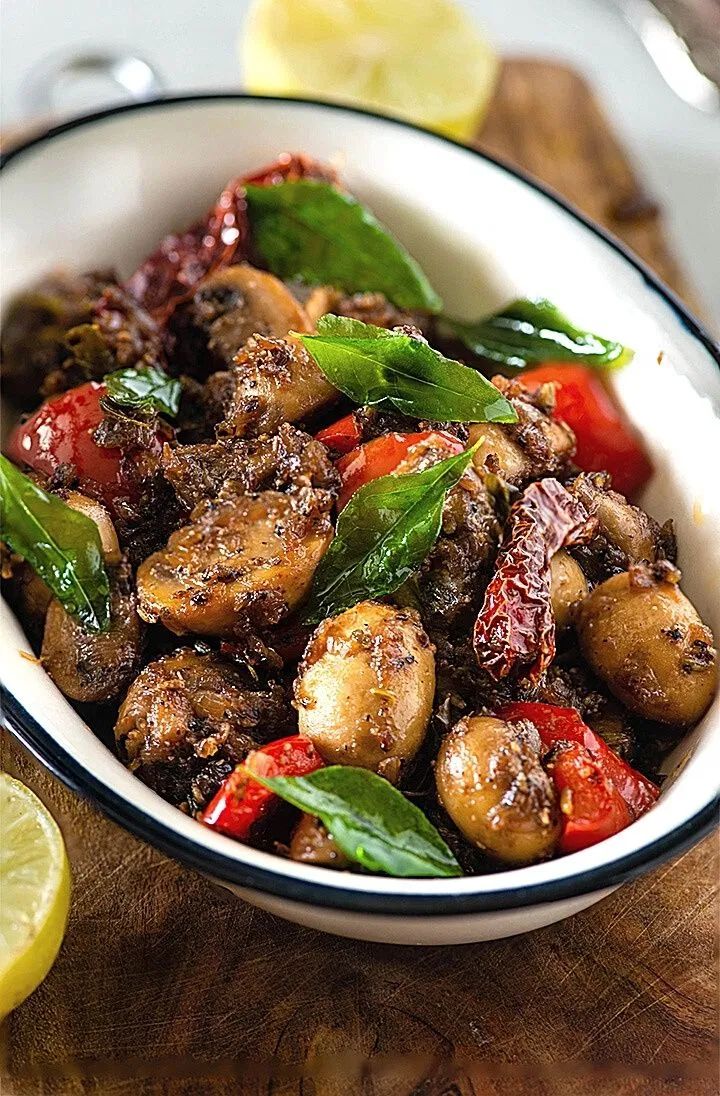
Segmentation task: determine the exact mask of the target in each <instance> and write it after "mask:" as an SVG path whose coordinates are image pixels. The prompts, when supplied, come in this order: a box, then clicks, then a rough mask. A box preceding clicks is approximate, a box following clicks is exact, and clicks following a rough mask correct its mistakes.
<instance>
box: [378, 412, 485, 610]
mask: <svg viewBox="0 0 720 1096" xmlns="http://www.w3.org/2000/svg"><path fill="white" fill-rule="evenodd" d="M456 451H457V449H456V448H455V447H454V446H452V445H451V444H450V442H448V443H447V444H446V443H445V442H444V434H443V433H442V432H433V433H432V434H431V435H430V436H429V438H428V439H427V440H424V441H421V442H418V443H417V444H416V445H414V446H412V448H411V449H410V450H409V451H408V455H407V457H406V459H405V460H404V461H403V462H402V463H401V464H400V465H398V467H397V469H396V470H395V471H396V473H397V474H398V475H400V474H403V473H406V472H419V471H421V470H422V469H424V468H430V467H431V466H432V465H433V464H436V463H437V462H438V461H441V460H444V459H446V458H447V457H449V456H452V455H453V453H455V452H456ZM500 536H501V526H500V522H499V521H498V518H497V514H496V512H495V506H494V504H493V500H492V496H491V495H490V492H489V491H488V489H487V487H486V485H485V481H484V479H483V478H482V477H481V476H479V475H478V474H477V472H476V471H475V469H474V468H473V467H470V468H468V469H467V470H466V472H465V474H464V475H463V477H462V479H461V480H459V482H458V483H456V484H455V485H454V486H453V487H451V489H450V490H449V491H448V493H447V497H446V499H445V505H444V507H443V516H442V529H441V532H440V536H439V537H438V539H437V541H436V543H435V545H434V547H433V549H432V551H431V552H430V554H429V555H428V557H427V559H426V560H425V562H424V564H423V566H422V569H421V571H420V573H419V574H418V576H417V582H418V590H419V592H420V601H421V606H422V616H423V620H425V621H426V622H427V623H428V625H429V626H432V627H433V628H441V629H443V630H445V631H446V630H447V629H448V628H449V627H450V626H451V625H452V624H453V623H455V621H456V620H457V618H458V617H459V616H460V614H461V613H462V612H463V611H464V610H466V609H468V608H470V607H472V606H473V605H475V604H476V602H477V601H478V599H479V598H480V597H481V586H480V579H481V577H482V575H483V573H484V572H485V570H486V568H487V566H488V564H489V562H490V560H491V559H492V557H493V555H494V552H495V550H496V548H497V546H498V542H499V540H500Z"/></svg>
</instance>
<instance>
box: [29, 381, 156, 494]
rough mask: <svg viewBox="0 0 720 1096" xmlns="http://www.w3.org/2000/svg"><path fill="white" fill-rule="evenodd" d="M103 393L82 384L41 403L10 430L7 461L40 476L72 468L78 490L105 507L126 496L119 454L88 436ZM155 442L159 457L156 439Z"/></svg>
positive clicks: (128, 483)
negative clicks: (24, 420) (63, 466)
mask: <svg viewBox="0 0 720 1096" xmlns="http://www.w3.org/2000/svg"><path fill="white" fill-rule="evenodd" d="M105 393H106V388H105V385H104V384H98V383H97V382H96V381H88V382H87V384H81V385H79V386H78V387H77V388H70V389H68V391H67V392H63V393H61V394H60V395H59V396H54V397H53V398H52V399H49V400H47V401H46V403H44V404H42V406H41V407H39V408H38V409H37V411H35V413H34V414H32V415H31V416H30V418H29V419H27V421H26V422H24V423H20V425H18V426H16V427H15V429H14V430H13V432H12V434H11V435H10V439H9V441H8V445H7V454H8V456H9V457H10V459H11V460H13V461H14V462H15V463H16V464H19V465H20V466H22V465H23V464H27V465H29V466H30V467H31V468H32V469H34V470H35V471H36V472H41V473H42V474H43V475H46V476H51V475H52V474H53V473H54V472H55V471H57V469H58V468H59V467H60V466H61V465H63V464H67V465H72V467H73V468H74V469H75V472H76V474H77V477H78V481H79V485H80V488H81V490H83V491H85V492H86V493H87V494H89V495H92V496H93V497H94V498H99V499H101V500H102V501H103V502H105V503H106V504H109V505H110V504H111V503H112V500H113V499H116V498H119V497H121V496H125V497H130V496H132V495H133V494H134V492H135V490H136V488H135V486H134V483H133V479H132V475H131V471H132V468H131V467H129V466H128V464H126V461H125V457H124V454H123V451H122V450H121V449H116V448H110V449H106V448H104V447H103V446H101V445H98V444H97V443H96V441H95V439H94V437H93V433H94V431H95V429H96V428H97V427H98V426H99V425H100V422H101V420H102V417H103V410H102V407H101V406H100V400H101V399H102V397H103V396H104V395H105ZM156 443H157V444H156V449H155V451H156V452H157V453H159V452H160V450H161V449H162V439H161V438H159V437H158V438H157V439H156Z"/></svg>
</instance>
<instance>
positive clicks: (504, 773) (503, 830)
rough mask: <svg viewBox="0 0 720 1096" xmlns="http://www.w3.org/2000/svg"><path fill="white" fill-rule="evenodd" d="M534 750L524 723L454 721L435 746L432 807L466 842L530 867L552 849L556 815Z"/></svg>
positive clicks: (535, 741) (531, 730)
mask: <svg viewBox="0 0 720 1096" xmlns="http://www.w3.org/2000/svg"><path fill="white" fill-rule="evenodd" d="M541 748H542V747H541V742H540V736H539V734H538V732H537V730H536V729H535V727H533V725H532V724H531V723H528V722H527V721H523V722H521V723H518V724H514V723H512V724H511V723H506V722H504V720H502V719H495V718H492V717H490V716H479V715H475V716H469V717H466V718H465V719H461V720H460V722H459V723H457V724H456V725H455V727H453V729H452V730H451V731H450V732H449V733H448V734H447V735H445V738H444V739H443V740H442V742H441V744H440V750H439V752H438V756H437V760H436V762H435V783H436V785H437V791H438V796H439V798H440V802H441V803H442V805H443V807H444V808H445V810H446V811H447V813H448V814H449V815H450V817H451V819H452V820H453V822H454V823H455V825H456V826H457V827H458V829H459V830H460V831H461V832H462V833H463V834H464V835H465V837H467V839H468V841H471V842H472V843H473V845H476V846H477V847H478V848H479V849H482V850H483V851H484V852H486V853H488V855H490V856H492V857H494V858H495V859H496V860H498V861H501V862H502V863H505V864H513V865H515V866H517V865H520V864H531V863H533V862H535V861H537V860H544V859H546V858H547V857H549V856H552V854H553V852H554V851H555V846H556V843H557V840H558V837H559V834H560V812H559V808H558V803H557V796H556V794H555V790H554V787H553V784H552V781H551V779H550V777H549V776H548V775H547V773H546V772H545V771H544V769H543V767H542V765H541V764H540V753H541Z"/></svg>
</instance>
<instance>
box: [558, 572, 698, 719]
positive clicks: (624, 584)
mask: <svg viewBox="0 0 720 1096" xmlns="http://www.w3.org/2000/svg"><path fill="white" fill-rule="evenodd" d="M679 578H680V575H679V572H678V571H677V570H676V569H675V568H674V567H672V566H671V565H670V564H667V563H665V564H656V565H655V566H654V567H651V566H646V565H640V566H638V567H634V568H632V569H631V570H630V571H625V572H623V573H622V574H619V575H613V577H612V578H609V579H608V580H607V581H606V582H603V583H602V584H601V585H600V586H597V587H596V588H595V589H594V590H593V591H592V593H591V594H590V595H589V596H588V597H587V598H585V600H584V601H583V602H582V604H581V606H580V608H579V611H578V616H577V622H576V627H577V634H578V639H579V642H580V647H581V649H582V652H583V654H584V656H585V658H586V659H587V661H588V663H589V665H590V666H591V668H592V669H593V670H594V671H595V673H596V674H597V675H598V677H600V678H602V680H603V681H605V682H606V684H607V685H608V686H609V688H610V689H611V690H612V692H613V693H614V694H615V696H616V697H617V698H618V699H619V700H621V701H622V703H623V704H625V706H626V707H627V708H629V709H630V711H632V712H635V713H636V714H637V715H640V716H643V717H644V718H645V719H652V720H657V721H658V722H660V723H668V724H671V725H674V726H680V727H683V726H690V725H691V724H693V723H697V721H698V720H699V719H701V718H702V717H703V715H704V714H705V712H706V711H707V709H708V708H709V707H710V704H711V702H712V698H713V696H714V695H715V691H716V689H717V681H718V667H717V651H716V650H715V647H714V641H713V635H712V632H711V631H710V629H709V628H708V627H707V626H706V625H705V624H703V622H702V620H701V619H700V616H699V615H698V613H697V610H696V609H695V606H694V605H693V604H692V603H691V602H690V601H689V600H688V599H687V598H686V597H685V595H684V594H683V592H682V591H681V589H680V587H679V586H678V581H679Z"/></svg>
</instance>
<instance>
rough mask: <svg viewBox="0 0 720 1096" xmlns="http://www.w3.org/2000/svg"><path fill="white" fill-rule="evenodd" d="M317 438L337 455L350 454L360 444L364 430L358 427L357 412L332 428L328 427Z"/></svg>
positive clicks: (339, 420)
mask: <svg viewBox="0 0 720 1096" xmlns="http://www.w3.org/2000/svg"><path fill="white" fill-rule="evenodd" d="M315 437H316V439H317V440H318V441H321V442H322V443H323V445H327V447H328V449H332V450H333V451H334V452H335V453H349V452H350V450H351V449H355V448H356V446H358V445H359V444H360V442H361V440H362V430H361V429H360V426H359V425H358V421H357V419H356V417H355V412H352V413H351V414H349V415H345V417H344V418H342V419H338V421H337V422H334V423H332V424H331V425H330V426H326V427H325V429H324V430H320V431H319V432H318V433H317V434H316V435H315Z"/></svg>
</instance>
